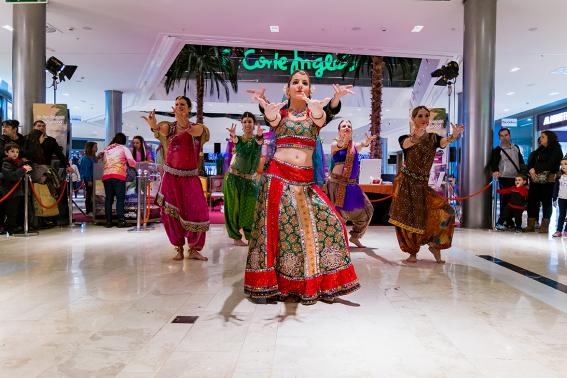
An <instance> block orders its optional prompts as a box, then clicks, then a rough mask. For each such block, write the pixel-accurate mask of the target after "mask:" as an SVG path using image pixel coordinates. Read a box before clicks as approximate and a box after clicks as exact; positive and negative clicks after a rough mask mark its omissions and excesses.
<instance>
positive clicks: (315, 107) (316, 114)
mask: <svg viewBox="0 0 567 378" xmlns="http://www.w3.org/2000/svg"><path fill="white" fill-rule="evenodd" d="M302 99H303V101H305V102H306V103H307V107H308V108H309V109H310V110H311V115H312V116H313V118H321V117H322V116H323V113H324V111H323V108H324V107H325V105H327V104H328V103H329V101H331V98H330V97H325V98H324V99H322V100H313V99H311V98H309V97H307V96H306V95H305V93H303V95H302Z"/></svg>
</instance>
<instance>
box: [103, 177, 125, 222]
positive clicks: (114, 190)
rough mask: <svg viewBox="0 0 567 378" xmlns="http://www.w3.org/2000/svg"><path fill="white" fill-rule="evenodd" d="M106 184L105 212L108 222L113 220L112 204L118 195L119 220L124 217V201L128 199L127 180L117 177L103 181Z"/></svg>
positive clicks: (117, 209) (117, 211) (117, 213)
mask: <svg viewBox="0 0 567 378" xmlns="http://www.w3.org/2000/svg"><path fill="white" fill-rule="evenodd" d="M102 182H103V184H104V194H105V197H106V198H105V200H104V213H105V216H106V222H107V223H111V222H112V204H113V203H114V197H115V196H116V216H117V217H118V219H119V220H123V219H124V201H125V200H126V181H123V180H118V179H115V178H111V179H107V180H103V181H102Z"/></svg>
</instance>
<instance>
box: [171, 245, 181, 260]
mask: <svg viewBox="0 0 567 378" xmlns="http://www.w3.org/2000/svg"><path fill="white" fill-rule="evenodd" d="M175 251H176V252H177V255H175V257H174V258H173V260H174V261H181V260H183V247H175Z"/></svg>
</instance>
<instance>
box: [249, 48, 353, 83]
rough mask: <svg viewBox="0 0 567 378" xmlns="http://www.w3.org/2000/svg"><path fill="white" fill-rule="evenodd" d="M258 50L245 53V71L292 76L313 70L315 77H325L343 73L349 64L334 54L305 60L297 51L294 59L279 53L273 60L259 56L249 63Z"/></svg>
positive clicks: (275, 54)
mask: <svg viewBox="0 0 567 378" xmlns="http://www.w3.org/2000/svg"><path fill="white" fill-rule="evenodd" d="M255 52H256V50H254V49H248V50H246V51H245V52H244V59H243V60H242V67H244V69H245V70H248V71H253V70H258V69H272V70H274V71H286V72H289V73H290V74H291V73H292V72H294V71H296V70H305V71H307V70H313V71H314V74H315V77H323V74H324V73H325V72H327V71H329V72H331V71H342V70H343V69H344V68H345V67H346V65H347V63H345V62H342V61H340V60H338V59H336V58H335V57H334V56H333V54H327V55H325V56H324V57H318V58H316V59H313V60H310V59H304V58H302V57H300V56H299V53H298V51H297V50H294V51H293V59H289V58H288V57H286V56H281V57H280V54H279V52H277V51H276V52H275V53H274V57H273V58H267V57H265V56H263V55H261V56H259V57H258V58H257V59H256V61H255V62H253V63H249V62H248V56H249V55H251V54H254V53H255ZM355 68H356V65H353V66H352V67H350V68H349V71H354V69H355Z"/></svg>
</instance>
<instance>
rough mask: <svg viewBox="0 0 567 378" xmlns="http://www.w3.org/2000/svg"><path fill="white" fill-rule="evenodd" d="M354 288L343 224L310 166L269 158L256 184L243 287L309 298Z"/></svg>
mask: <svg viewBox="0 0 567 378" xmlns="http://www.w3.org/2000/svg"><path fill="white" fill-rule="evenodd" d="M359 287H360V284H359V283H358V279H357V277H356V272H355V271H354V267H353V265H352V263H351V260H350V252H349V247H348V238H347V233H346V227H345V224H344V222H343V221H342V219H341V218H340V216H339V215H338V213H337V211H336V210H335V209H334V207H333V206H332V205H331V202H330V201H329V199H328V198H327V197H326V196H325V194H323V192H322V191H321V189H320V188H319V187H318V186H317V185H315V184H314V183H313V169H312V168H311V167H298V166H294V165H292V164H289V163H285V162H280V161H278V160H276V159H273V160H272V161H271V162H270V165H269V166H268V169H267V171H266V173H265V174H264V176H263V178H262V183H261V186H260V192H259V196H258V202H257V205H256V216H255V221H254V227H253V229H252V238H251V240H250V247H249V250H248V259H247V262H246V273H245V276H244V291H245V292H246V293H247V294H249V295H250V296H251V297H253V298H269V297H276V296H279V297H286V296H288V295H296V296H298V297H300V299H301V300H302V301H303V302H304V303H314V302H315V301H317V300H319V299H322V300H327V301H328V300H333V299H334V298H335V297H338V296H341V295H345V294H348V293H350V292H352V291H354V290H356V289H358V288H359Z"/></svg>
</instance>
